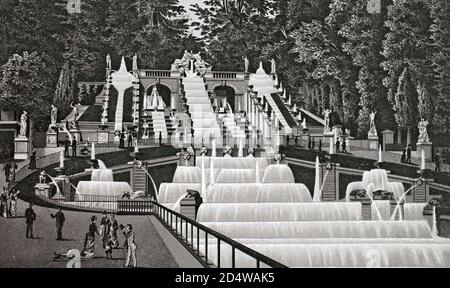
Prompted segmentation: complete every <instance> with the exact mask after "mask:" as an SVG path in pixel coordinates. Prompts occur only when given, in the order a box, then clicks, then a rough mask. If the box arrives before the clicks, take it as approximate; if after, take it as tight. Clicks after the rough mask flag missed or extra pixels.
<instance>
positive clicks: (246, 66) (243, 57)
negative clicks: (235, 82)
mask: <svg viewBox="0 0 450 288" xmlns="http://www.w3.org/2000/svg"><path fill="white" fill-rule="evenodd" d="M242 59H244V73H248V66H249V61H248V58H247V56H242Z"/></svg>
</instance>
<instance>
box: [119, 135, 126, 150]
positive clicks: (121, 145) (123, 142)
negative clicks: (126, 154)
mask: <svg viewBox="0 0 450 288" xmlns="http://www.w3.org/2000/svg"><path fill="white" fill-rule="evenodd" d="M119 135H120V136H119V137H120V138H119V148H121V149H123V148H125V134H124V133H122V132H119Z"/></svg>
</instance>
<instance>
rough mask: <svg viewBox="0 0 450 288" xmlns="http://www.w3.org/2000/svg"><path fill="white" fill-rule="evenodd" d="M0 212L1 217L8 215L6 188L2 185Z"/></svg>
mask: <svg viewBox="0 0 450 288" xmlns="http://www.w3.org/2000/svg"><path fill="white" fill-rule="evenodd" d="M0 214H1V215H2V217H4V218H7V217H8V190H7V188H6V187H3V192H2V194H0Z"/></svg>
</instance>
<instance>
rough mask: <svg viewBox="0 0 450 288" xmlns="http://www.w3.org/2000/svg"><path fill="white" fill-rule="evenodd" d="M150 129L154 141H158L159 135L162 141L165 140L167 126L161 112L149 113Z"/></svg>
mask: <svg viewBox="0 0 450 288" xmlns="http://www.w3.org/2000/svg"><path fill="white" fill-rule="evenodd" d="M150 115H151V117H152V121H151V124H152V125H151V126H150V127H151V129H152V130H153V132H154V135H155V139H156V140H158V139H159V133H161V136H162V138H163V139H167V135H168V133H167V124H166V117H165V115H164V112H163V111H153V112H151V114H150Z"/></svg>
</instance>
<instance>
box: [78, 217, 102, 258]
mask: <svg viewBox="0 0 450 288" xmlns="http://www.w3.org/2000/svg"><path fill="white" fill-rule="evenodd" d="M96 223H97V216H95V215H93V216H92V217H91V224H90V225H89V232H88V233H86V235H85V238H84V248H83V251H82V252H81V256H83V257H93V256H94V251H95V235H98V236H100V233H98V229H97V224H96Z"/></svg>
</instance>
